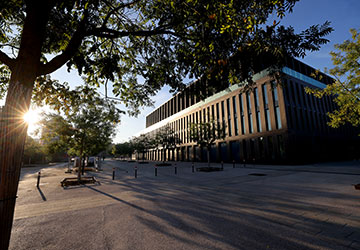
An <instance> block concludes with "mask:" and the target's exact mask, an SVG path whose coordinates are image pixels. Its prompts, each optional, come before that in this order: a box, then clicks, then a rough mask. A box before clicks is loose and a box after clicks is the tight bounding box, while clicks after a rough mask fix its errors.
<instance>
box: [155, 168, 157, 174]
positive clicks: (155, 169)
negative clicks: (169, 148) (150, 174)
mask: <svg viewBox="0 0 360 250" xmlns="http://www.w3.org/2000/svg"><path fill="white" fill-rule="evenodd" d="M155 176H157V167H156V166H155Z"/></svg>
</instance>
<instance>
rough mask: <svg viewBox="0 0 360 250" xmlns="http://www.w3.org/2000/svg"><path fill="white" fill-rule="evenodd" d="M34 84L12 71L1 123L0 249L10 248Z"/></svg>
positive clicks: (0, 119)
mask: <svg viewBox="0 0 360 250" xmlns="http://www.w3.org/2000/svg"><path fill="white" fill-rule="evenodd" d="M31 93H32V85H31V86H26V85H25V84H22V83H20V82H19V80H17V76H16V74H13V75H12V80H11V82H10V84H9V90H8V94H7V97H6V102H5V106H4V108H3V110H2V114H1V118H0V121H1V124H0V171H1V172H0V174H1V175H0V231H1V233H0V249H8V245H9V241H10V233H11V227H12V221H13V216H14V208H15V200H16V193H17V188H18V183H19V177H20V170H21V165H22V164H21V161H22V156H23V152H24V145H25V139H26V132H27V124H26V123H25V122H24V120H23V115H24V113H26V112H27V111H28V109H29V105H30V100H31Z"/></svg>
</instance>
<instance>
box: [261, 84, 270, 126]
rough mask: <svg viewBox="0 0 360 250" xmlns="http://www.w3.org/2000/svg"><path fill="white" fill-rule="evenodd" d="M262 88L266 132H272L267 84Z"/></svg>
mask: <svg viewBox="0 0 360 250" xmlns="http://www.w3.org/2000/svg"><path fill="white" fill-rule="evenodd" d="M261 87H262V92H263V101H264V109H265V125H266V130H267V131H271V120H270V110H269V99H268V94H267V89H266V85H265V84H263V85H262V86H261Z"/></svg>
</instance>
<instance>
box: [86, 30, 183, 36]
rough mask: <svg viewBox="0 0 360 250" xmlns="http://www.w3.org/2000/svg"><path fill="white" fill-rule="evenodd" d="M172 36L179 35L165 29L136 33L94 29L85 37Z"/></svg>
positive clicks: (138, 31)
mask: <svg viewBox="0 0 360 250" xmlns="http://www.w3.org/2000/svg"><path fill="white" fill-rule="evenodd" d="M165 34H167V35H173V36H177V37H179V36H180V35H179V34H177V33H176V32H173V31H170V30H165V29H154V30H137V31H117V30H112V29H109V28H95V29H93V30H91V31H90V32H88V34H87V35H94V36H97V37H104V38H112V39H113V38H121V37H125V36H144V37H145V36H153V35H165Z"/></svg>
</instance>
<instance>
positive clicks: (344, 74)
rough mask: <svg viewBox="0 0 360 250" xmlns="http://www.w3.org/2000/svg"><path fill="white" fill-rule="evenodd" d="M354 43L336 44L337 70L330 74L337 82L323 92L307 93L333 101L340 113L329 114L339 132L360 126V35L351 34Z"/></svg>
mask: <svg viewBox="0 0 360 250" xmlns="http://www.w3.org/2000/svg"><path fill="white" fill-rule="evenodd" d="M350 33H351V37H352V40H345V41H344V42H343V43H342V44H336V45H335V49H337V51H335V52H334V51H333V52H331V53H330V55H331V57H332V62H333V64H334V66H335V67H334V68H332V69H330V70H329V71H328V73H329V74H330V75H331V76H333V77H334V78H335V81H334V82H333V83H332V84H330V85H327V87H326V88H325V89H323V90H319V89H313V90H311V89H308V90H307V91H308V92H312V93H314V94H315V95H316V96H317V97H320V98H321V97H322V96H323V95H329V96H332V97H333V98H334V101H335V103H336V104H337V109H335V110H334V111H333V112H332V113H329V114H328V115H329V117H330V122H329V125H330V126H331V127H334V128H337V127H339V126H341V125H344V124H345V123H346V122H348V123H350V124H352V125H353V126H356V127H358V126H359V125H360V32H359V31H357V30H355V29H351V30H350Z"/></svg>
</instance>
